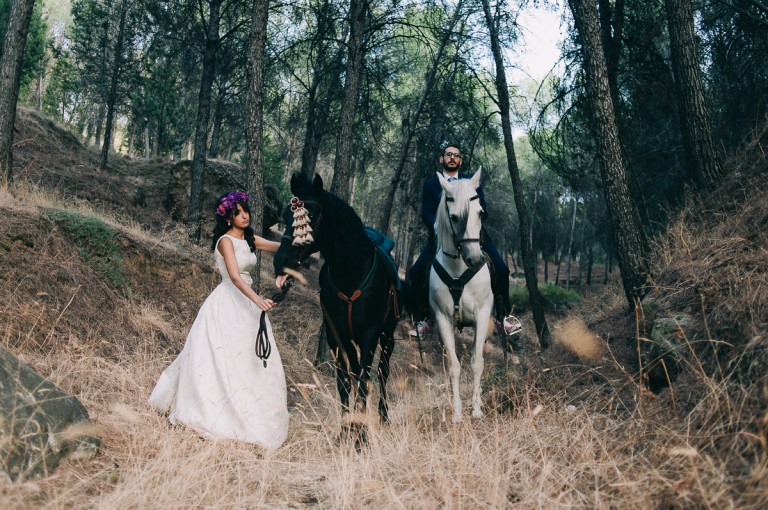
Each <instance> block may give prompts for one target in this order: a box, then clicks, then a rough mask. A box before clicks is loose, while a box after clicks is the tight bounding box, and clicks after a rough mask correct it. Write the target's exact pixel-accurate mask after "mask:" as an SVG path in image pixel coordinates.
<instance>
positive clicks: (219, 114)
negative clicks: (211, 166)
mask: <svg viewBox="0 0 768 510" xmlns="http://www.w3.org/2000/svg"><path fill="white" fill-rule="evenodd" d="M223 119H224V91H223V90H219V92H218V94H216V107H215V108H214V109H213V128H212V129H211V143H210V147H208V157H209V158H210V159H216V158H218V157H219V140H220V139H221V123H222V122H223Z"/></svg>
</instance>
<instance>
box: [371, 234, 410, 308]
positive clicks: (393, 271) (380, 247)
mask: <svg viewBox="0 0 768 510" xmlns="http://www.w3.org/2000/svg"><path fill="white" fill-rule="evenodd" d="M365 233H366V234H367V235H368V238H369V239H370V240H371V241H373V245H374V246H375V247H376V255H377V256H378V259H379V261H380V262H383V263H384V266H385V267H386V268H387V275H389V279H390V281H391V283H393V284H394V285H395V288H397V291H398V293H399V292H401V287H402V281H401V280H400V276H399V274H398V269H397V262H395V258H394V257H393V256H392V248H394V247H395V242H394V241H393V240H392V239H390V238H389V237H387V236H385V235H384V234H383V233H382V232H381V231H379V230H376V229H375V228H373V227H365Z"/></svg>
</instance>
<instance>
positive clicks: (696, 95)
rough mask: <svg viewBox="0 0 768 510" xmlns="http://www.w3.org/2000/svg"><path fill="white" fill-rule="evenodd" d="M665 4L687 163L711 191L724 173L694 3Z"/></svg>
mask: <svg viewBox="0 0 768 510" xmlns="http://www.w3.org/2000/svg"><path fill="white" fill-rule="evenodd" d="M664 3H665V4H666V7H667V21H668V23H669V39H670V46H671V49H672V69H673V70H674V73H675V85H676V88H677V96H678V103H679V108H680V121H681V122H680V123H681V125H682V128H683V145H684V147H685V162H686V165H687V167H688V173H689V174H690V175H691V176H693V181H694V182H695V183H696V186H697V187H698V188H699V189H702V190H705V189H712V188H713V187H714V186H715V185H716V184H717V183H719V182H720V180H721V177H722V175H723V169H722V166H721V165H720V155H719V154H718V152H717V149H716V147H715V142H714V140H713V138H712V126H711V124H710V121H709V113H708V112H707V105H706V103H705V101H704V92H703V87H702V84H701V69H700V68H699V57H698V54H697V52H696V35H695V33H694V26H693V11H692V8H691V0H665V2H664Z"/></svg>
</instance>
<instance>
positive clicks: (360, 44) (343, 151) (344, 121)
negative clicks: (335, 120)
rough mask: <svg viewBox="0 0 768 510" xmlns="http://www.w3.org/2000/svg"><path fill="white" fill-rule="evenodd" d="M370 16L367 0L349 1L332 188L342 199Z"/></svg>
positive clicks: (346, 185) (345, 191)
mask: <svg viewBox="0 0 768 510" xmlns="http://www.w3.org/2000/svg"><path fill="white" fill-rule="evenodd" d="M367 16H368V0H351V1H350V4H349V43H348V44H349V48H348V56H347V70H346V82H345V83H344V102H343V104H342V107H341V121H340V123H339V136H338V139H337V142H336V157H335V159H334V162H333V180H332V181H331V191H332V192H333V193H335V194H336V195H338V196H339V197H340V198H341V199H342V200H345V201H347V200H348V199H349V179H350V177H351V174H352V166H351V162H352V142H353V136H354V135H353V128H354V125H355V116H356V114H357V100H358V96H359V95H360V81H361V79H362V73H363V62H364V60H365V50H366V48H365V40H364V32H365V28H366V27H365V25H366V21H367Z"/></svg>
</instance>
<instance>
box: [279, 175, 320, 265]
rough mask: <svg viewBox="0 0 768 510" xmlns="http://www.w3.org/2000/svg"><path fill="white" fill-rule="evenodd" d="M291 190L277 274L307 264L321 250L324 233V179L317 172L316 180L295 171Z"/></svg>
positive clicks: (285, 213)
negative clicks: (309, 258)
mask: <svg viewBox="0 0 768 510" xmlns="http://www.w3.org/2000/svg"><path fill="white" fill-rule="evenodd" d="M291 193H293V198H292V199H291V204H290V205H289V206H287V207H286V208H285V209H284V210H283V221H284V222H285V233H284V234H283V238H282V239H281V240H280V248H279V249H278V250H277V253H275V257H274V266H275V274H282V273H283V272H284V271H283V269H284V268H288V269H296V268H297V267H299V266H301V265H303V264H304V263H305V262H306V260H307V258H308V257H309V256H310V255H311V254H312V253H315V252H316V251H318V250H319V246H318V242H317V240H318V236H322V228H321V222H322V221H321V220H322V216H323V209H322V200H323V180H322V179H321V178H320V176H319V175H317V174H315V179H314V181H312V182H310V181H309V180H308V179H307V178H306V177H304V176H303V175H301V174H293V176H292V177H291Z"/></svg>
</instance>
